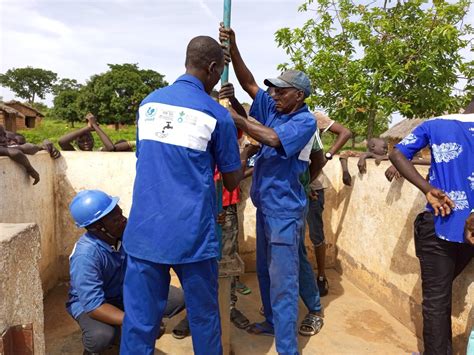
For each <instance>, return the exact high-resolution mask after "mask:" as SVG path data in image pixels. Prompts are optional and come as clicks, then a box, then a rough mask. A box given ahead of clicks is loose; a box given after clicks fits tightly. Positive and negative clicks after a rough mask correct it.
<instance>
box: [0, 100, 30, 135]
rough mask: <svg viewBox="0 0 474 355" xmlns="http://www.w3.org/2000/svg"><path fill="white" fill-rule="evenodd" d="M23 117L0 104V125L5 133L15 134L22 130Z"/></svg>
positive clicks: (11, 108)
mask: <svg viewBox="0 0 474 355" xmlns="http://www.w3.org/2000/svg"><path fill="white" fill-rule="evenodd" d="M24 122H25V115H24V114H22V113H21V112H19V111H17V110H15V109H14V108H13V107H10V106H7V105H5V104H3V103H0V125H2V126H3V127H4V128H5V129H6V130H7V131H12V132H16V131H17V129H21V128H23V126H22V124H23V125H24Z"/></svg>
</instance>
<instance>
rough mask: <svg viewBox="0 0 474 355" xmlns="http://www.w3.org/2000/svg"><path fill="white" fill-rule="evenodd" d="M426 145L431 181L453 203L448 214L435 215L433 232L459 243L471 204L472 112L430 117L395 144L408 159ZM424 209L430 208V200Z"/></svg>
mask: <svg viewBox="0 0 474 355" xmlns="http://www.w3.org/2000/svg"><path fill="white" fill-rule="evenodd" d="M427 145H429V146H430V149H431V167H430V173H429V179H430V184H431V185H432V186H434V187H436V188H438V189H440V190H443V191H444V192H446V194H447V196H448V197H449V198H450V199H451V200H452V201H453V202H454V204H455V207H454V209H452V212H451V214H450V215H449V216H446V217H442V216H441V215H439V216H437V217H436V216H435V231H436V235H437V236H438V237H439V238H441V239H444V240H448V241H450V242H457V243H462V242H464V225H465V222H466V219H467V217H468V216H469V213H470V212H471V210H472V209H473V208H474V114H470V115H461V114H456V115H447V116H443V117H436V118H432V119H430V120H428V121H425V122H423V123H422V124H421V125H419V126H418V127H416V128H415V129H414V130H413V132H412V133H410V134H409V135H408V136H406V137H405V138H404V139H403V140H402V141H401V142H400V143H399V144H397V145H396V146H395V147H396V148H397V149H398V150H399V151H400V152H402V153H403V155H405V157H406V158H407V159H408V160H411V159H413V157H414V155H415V154H416V153H417V152H418V151H419V150H421V149H423V148H424V147H425V146H427ZM427 209H428V210H429V211H433V209H432V207H431V206H430V205H429V204H428V205H427Z"/></svg>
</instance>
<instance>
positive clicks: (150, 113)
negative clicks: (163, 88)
mask: <svg viewBox="0 0 474 355" xmlns="http://www.w3.org/2000/svg"><path fill="white" fill-rule="evenodd" d="M155 114H156V109H155V108H153V107H151V106H150V107H148V108H147V110H146V112H145V121H153V120H154V119H155Z"/></svg>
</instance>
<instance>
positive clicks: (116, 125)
mask: <svg viewBox="0 0 474 355" xmlns="http://www.w3.org/2000/svg"><path fill="white" fill-rule="evenodd" d="M119 129H120V122H115V130H116V131H118V130H119Z"/></svg>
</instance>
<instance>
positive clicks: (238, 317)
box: [230, 307, 250, 329]
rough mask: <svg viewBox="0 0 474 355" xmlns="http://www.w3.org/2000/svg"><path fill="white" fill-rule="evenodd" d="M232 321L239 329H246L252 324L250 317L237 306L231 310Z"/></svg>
mask: <svg viewBox="0 0 474 355" xmlns="http://www.w3.org/2000/svg"><path fill="white" fill-rule="evenodd" d="M230 321H231V322H232V323H234V325H235V326H236V327H237V328H239V329H245V328H247V327H248V325H249V324H250V321H249V320H248V318H247V317H246V316H244V315H243V313H242V312H240V311H239V310H238V309H237V308H235V307H232V309H231V310H230Z"/></svg>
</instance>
